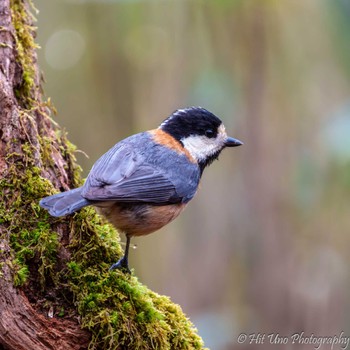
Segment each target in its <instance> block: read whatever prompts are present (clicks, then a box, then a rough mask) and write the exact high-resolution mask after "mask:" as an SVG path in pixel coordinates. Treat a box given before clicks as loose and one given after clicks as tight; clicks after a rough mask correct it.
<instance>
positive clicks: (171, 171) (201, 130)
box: [39, 107, 243, 273]
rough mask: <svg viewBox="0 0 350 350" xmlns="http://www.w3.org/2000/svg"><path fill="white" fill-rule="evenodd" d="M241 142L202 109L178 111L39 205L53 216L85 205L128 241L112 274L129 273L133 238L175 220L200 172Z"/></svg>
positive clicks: (119, 146) (192, 192) (122, 144)
mask: <svg viewBox="0 0 350 350" xmlns="http://www.w3.org/2000/svg"><path fill="white" fill-rule="evenodd" d="M242 144H243V142H241V141H239V140H238V139H236V138H233V137H229V136H227V133H226V130H225V126H224V124H223V123H222V121H221V120H220V119H219V118H218V117H217V116H216V115H214V114H213V113H211V112H210V111H208V110H207V109H205V108H202V107H187V108H183V109H177V110H175V111H174V112H173V113H171V115H170V116H169V117H168V118H166V119H165V120H164V121H163V122H162V123H161V124H160V125H159V127H158V128H157V129H152V130H148V131H145V132H141V133H138V134H135V135H132V136H129V137H127V138H125V139H124V140H122V141H119V142H118V143H117V144H115V145H114V146H113V147H112V148H111V149H110V150H109V151H107V152H106V153H105V154H104V155H102V156H101V157H100V158H99V159H98V160H97V161H96V163H95V164H94V165H93V167H92V168H91V170H90V173H89V174H88V176H87V178H86V181H85V183H84V184H83V185H82V186H81V187H78V188H75V189H72V190H69V191H65V192H61V193H58V194H54V195H51V196H48V197H45V198H43V199H41V200H40V202H39V204H40V206H41V207H42V208H44V209H46V210H48V212H49V213H50V215H52V216H54V217H60V216H66V215H69V214H73V213H74V212H76V211H78V210H80V209H81V208H83V207H86V206H90V205H92V206H94V207H96V208H97V211H98V212H99V213H100V214H102V215H103V216H104V217H106V218H107V220H108V221H109V222H110V223H112V224H113V225H114V227H115V228H116V229H117V230H118V232H123V233H124V234H125V236H126V247H125V252H124V255H123V257H122V258H121V259H120V260H119V261H118V262H116V263H114V264H113V265H112V266H111V267H110V270H114V269H120V270H124V271H126V272H128V273H130V268H129V247H130V241H131V237H133V236H142V235H147V234H150V233H152V232H154V231H157V230H159V229H160V228H162V227H163V226H165V225H167V224H168V223H170V222H171V221H173V220H174V219H175V218H176V217H178V215H179V214H180V213H181V212H182V211H183V210H184V208H185V207H186V206H187V204H188V203H189V201H190V200H191V199H192V198H193V197H194V196H195V194H196V192H197V190H198V186H199V183H200V180H201V177H202V174H203V171H204V169H205V168H206V167H208V166H209V165H210V164H211V163H212V162H213V161H214V160H216V159H218V157H219V154H220V153H221V151H222V150H223V149H224V148H226V147H237V146H240V145H242Z"/></svg>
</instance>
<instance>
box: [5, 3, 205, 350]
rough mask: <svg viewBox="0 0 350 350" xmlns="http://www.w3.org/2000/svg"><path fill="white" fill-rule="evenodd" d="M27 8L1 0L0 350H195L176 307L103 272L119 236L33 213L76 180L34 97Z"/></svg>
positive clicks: (91, 219)
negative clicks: (41, 200) (47, 199)
mask: <svg viewBox="0 0 350 350" xmlns="http://www.w3.org/2000/svg"><path fill="white" fill-rule="evenodd" d="M30 10H31V11H35V9H34V8H33V7H32V5H31V3H30V2H29V0H1V1H0V193H1V201H0V349H10V350H12V349H13V350H21V349H26V350H39V349H43V350H44V349H45V350H50V349H55V350H59V349H65V350H70V349H87V348H88V347H89V348H90V349H202V348H203V343H202V340H201V339H200V337H199V336H198V335H197V334H196V331H195V329H194V328H193V325H192V324H191V322H190V321H189V320H188V319H187V318H186V317H185V315H184V314H183V313H182V311H181V309H180V307H179V306H177V305H175V304H173V303H172V302H171V301H170V300H169V299H168V298H166V297H163V296H159V295H157V294H156V293H154V292H152V291H150V290H148V289H147V288H146V287H144V286H143V285H142V284H140V283H139V282H138V280H137V278H136V277H135V276H132V275H131V276H129V275H124V274H123V273H121V272H119V271H117V272H112V273H109V272H108V266H109V265H110V264H111V263H112V262H114V261H116V259H118V257H119V256H120V254H121V249H120V246H119V244H118V239H119V236H118V233H117V232H115V230H114V229H113V228H111V227H110V226H109V225H108V224H106V223H104V222H102V221H101V219H100V218H99V217H98V216H97V215H96V213H95V211H94V210H93V209H92V208H87V209H83V210H82V211H81V212H80V213H77V214H75V215H74V216H70V217H67V218H63V219H62V218H61V219H55V218H52V217H50V216H49V215H48V214H47V212H46V211H44V210H42V209H41V208H40V207H39V205H38V202H39V200H40V198H42V197H44V196H46V195H49V194H53V193H54V192H56V191H63V190H67V189H69V188H72V187H75V186H77V185H79V183H80V182H81V180H80V178H79V169H78V167H77V165H76V164H75V159H74V147H73V146H72V145H71V144H70V143H69V142H68V140H67V139H66V138H65V134H64V133H63V131H62V130H61V129H60V128H59V126H57V124H56V123H54V122H53V120H52V119H51V117H50V114H51V110H52V108H50V103H49V101H44V100H43V98H42V92H41V88H40V75H39V73H38V72H39V70H38V66H37V59H36V53H35V49H36V45H35V42H34V39H33V36H34V34H35V33H34V29H33V27H32V22H33V17H32V15H31V12H30Z"/></svg>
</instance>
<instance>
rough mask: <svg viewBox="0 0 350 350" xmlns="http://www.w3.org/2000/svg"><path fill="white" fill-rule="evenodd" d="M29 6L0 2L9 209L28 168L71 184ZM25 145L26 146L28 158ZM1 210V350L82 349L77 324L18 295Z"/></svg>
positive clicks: (0, 159)
mask: <svg viewBox="0 0 350 350" xmlns="http://www.w3.org/2000/svg"><path fill="white" fill-rule="evenodd" d="M28 6H29V5H28V3H25V2H23V1H10V0H2V1H0V181H2V185H3V186H2V187H1V192H2V193H1V194H0V195H1V202H3V203H4V202H6V203H8V205H9V206H11V203H12V202H13V201H16V200H18V197H19V196H21V193H18V192H17V191H18V189H19V188H20V187H19V186H15V185H16V179H14V178H13V177H14V176H16V175H18V177H19V178H18V179H17V180H19V181H21V177H22V176H23V174H25V173H26V172H28V169H30V168H31V167H37V168H40V169H45V170H44V172H45V176H46V177H47V178H49V179H50V180H51V181H52V183H54V184H55V186H57V187H58V188H67V187H68V186H69V185H70V181H69V177H70V174H69V171H70V168H71V167H70V164H69V159H68V161H67V159H64V157H62V155H61V153H60V152H59V149H60V146H61V145H60V142H59V141H58V140H57V137H56V135H55V130H54V128H53V126H52V125H53V124H52V122H51V121H50V119H49V117H48V115H47V114H48V110H47V107H46V106H45V104H44V103H42V102H41V91H40V80H39V74H38V68H37V66H36V55H35V50H34V49H35V47H30V46H31V45H32V44H33V43H32V42H31V41H30V35H31V30H32V27H31V26H32V23H31V15H30V14H29V12H28ZM14 12H16V13H14ZM16 17H17V18H16ZM16 26H18V28H15V27H16ZM20 26H22V28H21V30H18V31H17V29H20ZM21 35H28V37H27V38H25V37H21ZM32 46H34V45H32ZM21 50H22V52H21ZM21 56H22V57H21ZM23 56H25V57H23ZM26 64H27V66H26ZM25 70H29V71H25ZM39 136H40V138H41V139H43V138H45V137H47V138H50V140H51V145H50V148H51V152H50V153H51V161H49V159H46V160H45V159H43V156H42V152H41V149H42V146H41V145H40V142H39V139H40V138H39ZM24 145H29V147H30V151H31V152H30V155H29V154H28V149H29V148H28V147H27V148H25V147H24ZM67 169H68V171H67ZM5 184H7V186H5ZM11 185H12V186H11ZM16 187H17V188H16ZM6 205H7V204H6ZM6 205H5V204H2V207H1V208H2V212H1V217H0V348H1V347H2V348H4V349H9V350H12V349H13V350H22V349H23V350H24V349H25V350H41V349H42V350H44V349H45V350H47V349H55V350H57V349H65V350H69V349H74V350H78V349H86V348H87V345H88V343H89V340H90V334H89V332H87V331H85V330H82V329H81V326H80V325H79V323H78V322H77V321H76V320H73V319H72V320H70V319H64V320H61V319H58V318H49V317H47V316H45V315H44V314H43V313H41V312H40V311H38V310H36V309H35V308H34V307H33V306H32V305H31V303H30V302H29V300H28V297H27V296H26V294H25V292H24V291H23V290H21V289H18V288H16V287H14V271H15V269H16V266H15V264H14V262H13V258H14V257H13V253H12V251H11V248H10V240H11V239H10V234H11V233H12V232H11V229H12V228H13V227H14V225H15V223H14V221H15V219H16V218H14V217H11V218H10V215H12V214H11V213H10V212H11V209H9V207H6ZM6 213H7V214H8V216H9V217H8V218H6V215H7V214H6ZM17 219H20V218H19V217H17ZM24 224H25V223H23V225H24ZM58 231H61V232H63V231H64V229H63V228H62V229H61V230H58ZM32 292H33V294H35V291H32Z"/></svg>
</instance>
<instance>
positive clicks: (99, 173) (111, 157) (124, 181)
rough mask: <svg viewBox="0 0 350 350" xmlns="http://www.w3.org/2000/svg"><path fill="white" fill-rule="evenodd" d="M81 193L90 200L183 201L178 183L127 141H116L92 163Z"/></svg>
mask: <svg viewBox="0 0 350 350" xmlns="http://www.w3.org/2000/svg"><path fill="white" fill-rule="evenodd" d="M82 196H83V197H84V198H86V199H88V200H91V201H110V200H111V201H114V200H115V201H120V202H144V203H152V204H156V205H157V204H158V205H160V204H170V203H177V202H181V200H182V197H181V196H179V195H178V194H177V191H176V186H175V185H174V183H173V182H172V181H170V180H169V179H168V178H167V176H166V174H164V172H162V171H161V169H159V168H157V167H155V166H152V165H150V164H148V163H147V162H145V160H144V157H143V156H142V155H141V154H140V153H139V152H136V151H135V150H134V149H132V148H131V147H130V146H128V145H125V144H124V145H119V144H117V145H116V146H115V147H113V148H112V149H111V150H109V151H108V152H107V153H106V154H104V155H103V156H102V157H101V158H100V159H99V160H98V161H97V162H96V163H95V165H94V166H93V168H92V169H91V172H90V174H89V176H88V178H87V180H86V183H85V185H84V186H83V191H82Z"/></svg>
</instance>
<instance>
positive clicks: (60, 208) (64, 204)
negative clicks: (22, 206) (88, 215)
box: [39, 187, 92, 216]
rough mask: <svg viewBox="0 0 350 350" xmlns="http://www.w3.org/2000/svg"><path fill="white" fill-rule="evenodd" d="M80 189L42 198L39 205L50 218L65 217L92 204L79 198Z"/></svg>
mask: <svg viewBox="0 0 350 350" xmlns="http://www.w3.org/2000/svg"><path fill="white" fill-rule="evenodd" d="M81 191H82V188H81V187H79V188H75V189H74V190H70V191H67V192H62V193H58V194H54V195H53V196H49V197H45V198H43V199H42V200H41V201H40V202H39V204H40V206H41V207H42V208H44V209H47V210H48V211H49V213H50V214H51V215H52V216H65V215H68V214H72V213H74V212H75V211H77V210H79V209H81V208H83V207H86V206H87V205H90V204H92V202H91V201H88V200H87V199H85V198H84V197H82V196H81Z"/></svg>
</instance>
